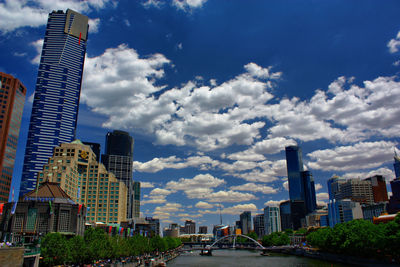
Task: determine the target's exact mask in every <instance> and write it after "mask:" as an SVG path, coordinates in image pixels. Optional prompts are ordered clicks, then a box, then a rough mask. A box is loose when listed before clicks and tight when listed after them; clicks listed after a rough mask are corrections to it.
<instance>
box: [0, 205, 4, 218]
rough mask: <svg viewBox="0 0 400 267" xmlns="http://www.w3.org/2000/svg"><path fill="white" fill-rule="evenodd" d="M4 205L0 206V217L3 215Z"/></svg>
mask: <svg viewBox="0 0 400 267" xmlns="http://www.w3.org/2000/svg"><path fill="white" fill-rule="evenodd" d="M3 208H4V203H1V204H0V215H3Z"/></svg>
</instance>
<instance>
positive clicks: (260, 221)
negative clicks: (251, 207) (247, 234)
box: [253, 214, 265, 239]
mask: <svg viewBox="0 0 400 267" xmlns="http://www.w3.org/2000/svg"><path fill="white" fill-rule="evenodd" d="M253 227H254V232H255V233H256V234H257V236H258V238H260V239H261V238H262V237H263V236H264V235H265V222H264V214H257V215H255V216H254V217H253Z"/></svg>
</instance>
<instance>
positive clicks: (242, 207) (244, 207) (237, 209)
mask: <svg viewBox="0 0 400 267" xmlns="http://www.w3.org/2000/svg"><path fill="white" fill-rule="evenodd" d="M244 211H252V212H257V211H258V209H257V207H256V205H254V204H253V203H249V204H239V205H236V206H233V207H228V208H225V209H223V210H221V213H223V214H231V215H239V214H240V213H242V212H244Z"/></svg>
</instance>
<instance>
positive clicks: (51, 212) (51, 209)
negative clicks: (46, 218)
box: [49, 201, 53, 215]
mask: <svg viewBox="0 0 400 267" xmlns="http://www.w3.org/2000/svg"><path fill="white" fill-rule="evenodd" d="M49 206H50V215H52V214H53V208H52V207H51V201H49Z"/></svg>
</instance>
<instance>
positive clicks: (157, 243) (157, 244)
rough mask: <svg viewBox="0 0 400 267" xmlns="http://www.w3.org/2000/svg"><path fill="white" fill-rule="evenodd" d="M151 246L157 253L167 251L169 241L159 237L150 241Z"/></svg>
mask: <svg viewBox="0 0 400 267" xmlns="http://www.w3.org/2000/svg"><path fill="white" fill-rule="evenodd" d="M150 245H151V246H152V248H153V249H154V250H156V251H160V252H163V251H166V250H167V241H166V240H165V239H163V238H161V237H160V236H158V235H156V236H154V237H152V238H151V239H150Z"/></svg>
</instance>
